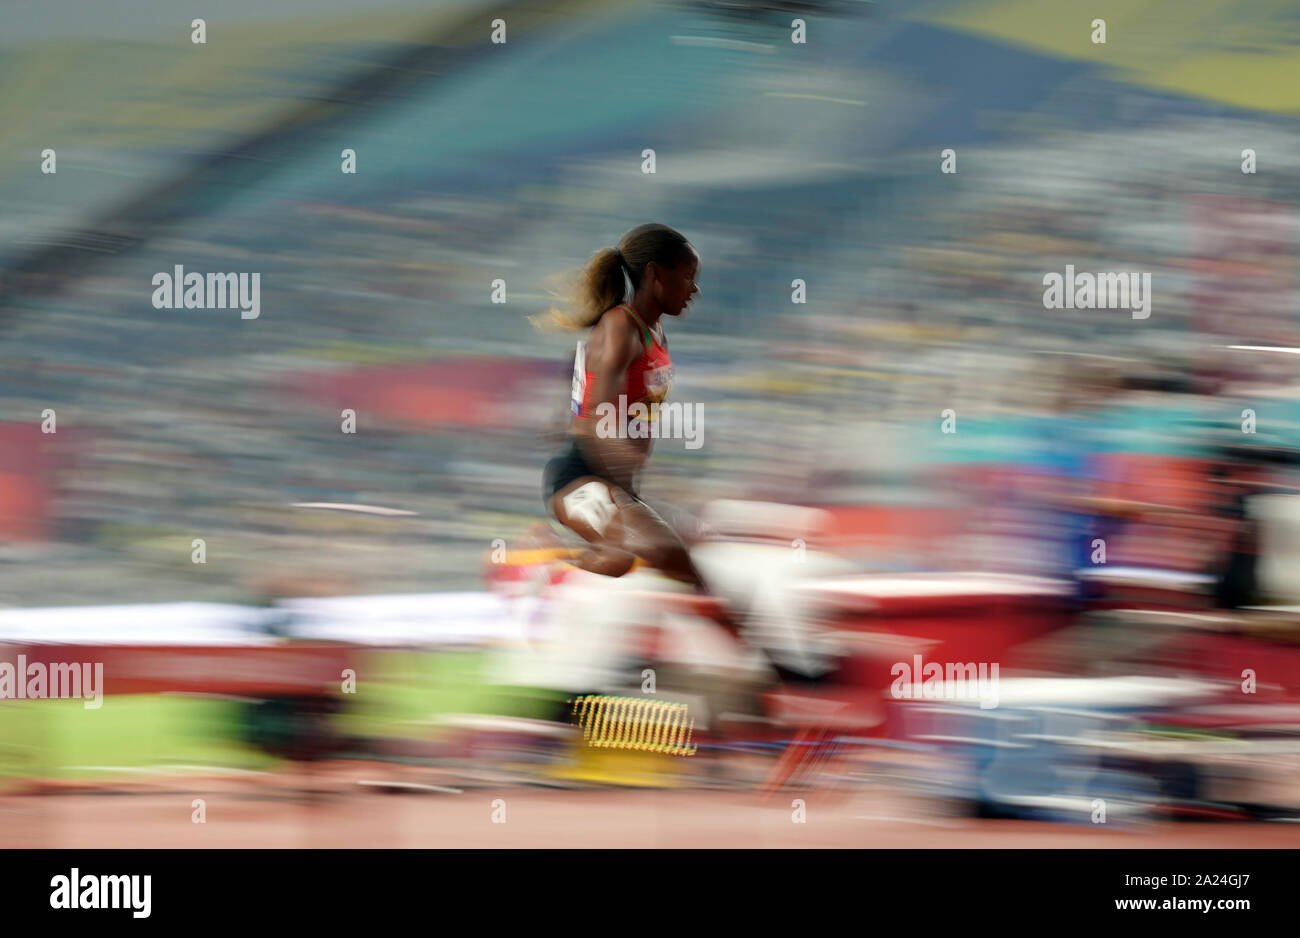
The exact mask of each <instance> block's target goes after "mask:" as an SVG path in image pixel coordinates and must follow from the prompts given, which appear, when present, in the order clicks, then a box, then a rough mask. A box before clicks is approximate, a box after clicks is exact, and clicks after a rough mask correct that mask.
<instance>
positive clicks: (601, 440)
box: [573, 313, 650, 491]
mask: <svg viewBox="0 0 1300 938" xmlns="http://www.w3.org/2000/svg"><path fill="white" fill-rule="evenodd" d="M643 351H644V349H643V348H642V344H641V336H640V333H639V332H638V331H637V327H636V326H635V325H634V324H633V323H632V320H631V317H629V316H625V315H621V314H615V315H610V314H609V313H606V314H605V315H604V316H602V317H601V318H600V321H599V322H598V323H596V325H595V327H594V328H593V329H592V331H591V335H590V336H589V337H588V339H587V365H586V367H587V371H589V372H591V376H592V377H591V381H592V394H591V401H592V409H593V412H592V414H591V415H590V416H589V417H588V418H587V419H584V420H579V419H577V418H575V419H574V421H573V427H574V436H575V437H576V438H577V442H578V447H579V448H580V450H581V451H582V455H583V457H584V458H585V459H586V460H587V464H588V465H590V466H591V468H592V469H593V470H595V472H596V473H597V474H598V475H603V476H604V477H605V478H607V479H609V480H610V481H611V482H614V483H615V484H617V485H619V486H621V487H622V488H624V489H626V490H628V491H632V490H633V488H634V484H633V483H634V480H635V477H636V473H637V472H638V471H639V470H640V469H641V466H642V465H643V464H644V463H645V460H646V456H647V455H648V453H649V450H650V447H649V442H650V441H649V440H639V439H629V438H627V437H621V436H620V437H613V436H601V435H599V434H598V433H597V427H598V426H599V425H600V423H601V422H600V419H599V417H598V416H597V415H596V412H595V408H597V407H599V406H600V405H601V404H609V405H610V406H612V407H613V408H614V409H615V411H616V412H617V409H618V395H619V393H620V391H621V389H622V388H623V386H624V380H625V379H626V376H627V370H628V368H629V367H630V366H631V364H632V363H633V362H634V361H636V359H637V358H638V357H639V356H640V355H641V354H642V352H643ZM606 425H608V424H606Z"/></svg>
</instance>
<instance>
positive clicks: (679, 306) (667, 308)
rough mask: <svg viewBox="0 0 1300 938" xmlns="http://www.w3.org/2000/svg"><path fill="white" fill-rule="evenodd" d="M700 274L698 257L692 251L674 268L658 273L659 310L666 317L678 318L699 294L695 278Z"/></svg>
mask: <svg viewBox="0 0 1300 938" xmlns="http://www.w3.org/2000/svg"><path fill="white" fill-rule="evenodd" d="M699 272H700V256H699V255H698V254H696V253H695V252H694V251H691V252H690V254H688V255H687V257H686V259H685V260H684V261H682V262H681V263H680V264H678V265H677V266H676V267H671V268H664V269H663V270H662V271H660V273H659V280H658V283H659V308H660V309H661V310H662V311H663V313H664V315H666V316H680V315H681V314H682V313H683V312H685V310H686V307H687V305H688V304H689V303H690V302H691V300H693V299H694V298H695V296H696V295H697V294H698V293H699V292H700V287H699V284H697V283H696V282H695V278H696V277H697V276H698V275H699Z"/></svg>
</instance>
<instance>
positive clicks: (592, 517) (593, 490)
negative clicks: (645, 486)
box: [564, 482, 618, 534]
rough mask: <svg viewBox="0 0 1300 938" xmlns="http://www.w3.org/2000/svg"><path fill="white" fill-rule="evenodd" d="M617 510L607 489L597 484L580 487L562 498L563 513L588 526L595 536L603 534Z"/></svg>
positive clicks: (592, 483)
mask: <svg viewBox="0 0 1300 938" xmlns="http://www.w3.org/2000/svg"><path fill="white" fill-rule="evenodd" d="M617 510H618V509H617V508H616V507H615V505H614V499H612V498H610V497H609V489H607V488H605V486H603V485H601V484H600V483H599V482H588V483H587V484H586V485H580V486H578V487H577V488H576V489H574V490H573V491H572V492H570V493H569V494H568V495H566V496H564V511H565V513H567V514H568V516H569V517H570V518H572V519H575V520H578V521H582V522H584V523H586V524H587V525H589V526H590V527H591V529H592V530H593V531H595V532H596V533H597V534H604V533H605V528H606V527H607V526H608V525H609V522H610V520H611V519H613V517H614V512H615V511H617Z"/></svg>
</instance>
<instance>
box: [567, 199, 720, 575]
mask: <svg viewBox="0 0 1300 938" xmlns="http://www.w3.org/2000/svg"><path fill="white" fill-rule="evenodd" d="M699 269H700V257H699V254H697V253H696V251H695V248H694V247H692V246H691V244H690V242H688V241H687V240H686V238H685V237H684V236H683V235H682V234H681V233H680V232H678V231H675V230H674V229H672V228H669V227H668V226H667V225H655V224H649V225H641V226H640V227H637V228H633V229H632V230H631V231H629V232H628V233H627V234H625V235H623V237H622V239H621V240H620V241H619V243H618V247H615V248H604V249H602V250H600V251H598V252H597V253H596V254H595V256H593V257H592V259H591V261H590V262H589V263H588V264H587V267H586V269H585V270H584V271H583V273H582V276H581V278H580V280H579V283H578V291H577V295H576V297H575V298H574V306H575V307H576V309H575V310H574V312H573V313H571V314H568V315H564V314H556V313H554V312H553V313H552V317H551V318H552V321H555V322H558V323H559V324H561V325H563V326H566V327H568V328H570V329H590V330H591V331H590V332H589V333H588V334H587V337H586V339H585V340H583V341H580V342H579V343H578V349H577V357H576V358H575V360H574V365H573V391H572V400H571V403H570V413H571V415H572V416H571V418H570V421H569V430H568V436H567V439H566V441H565V444H564V446H563V448H562V449H561V451H560V452H559V454H557V455H556V456H555V457H554V458H552V459H551V460H550V462H548V463H547V464H546V470H545V473H544V477H543V487H542V493H543V498H544V500H545V503H546V508H547V510H548V511H549V512H550V513H551V515H552V516H553V517H554V518H555V519H556V520H557V521H559V522H560V524H562V525H564V526H565V527H567V528H569V529H570V530H571V531H574V532H576V533H577V534H579V535H581V536H582V538H583V539H584V540H586V541H587V543H588V544H590V545H591V546H590V547H589V548H588V549H587V550H586V551H584V552H583V553H582V554H580V555H579V556H578V557H577V558H576V559H575V560H574V561H573V563H574V564H575V565H576V566H578V567H580V568H581V569H583V570H588V571H590V572H592V573H601V574H604V575H606V576H613V577H618V576H622V575H623V574H625V573H627V572H628V571H629V570H630V569H632V567H633V565H634V564H635V562H636V560H637V558H640V559H641V560H642V561H643V562H644V563H646V564H648V565H649V566H651V567H654V568H655V569H657V570H658V571H660V572H661V573H663V574H664V575H666V576H668V577H671V578H673V579H675V580H680V581H682V582H685V583H689V584H691V585H693V586H695V587H696V588H698V589H700V590H701V591H704V589H705V587H704V584H703V582H702V581H701V579H700V575H699V573H698V572H697V570H696V569H695V565H694V564H693V563H692V562H691V558H690V554H689V553H688V552H687V549H686V545H685V544H684V543H683V541H682V539H681V537H679V536H678V534H677V532H676V531H675V530H673V528H672V527H671V526H670V525H669V524H668V523H667V522H665V521H664V519H663V518H661V517H660V516H659V514H658V513H656V512H655V510H654V509H653V508H651V507H650V506H649V505H647V504H646V503H645V502H644V501H642V500H641V498H640V497H639V496H638V495H637V489H638V482H639V478H640V474H641V469H642V467H643V466H644V465H645V462H646V459H647V458H648V457H649V455H650V443H651V439H650V436H651V434H650V433H649V432H647V431H648V427H649V424H648V423H647V422H646V420H647V418H645V417H644V416H642V414H643V413H644V412H649V413H650V417H649V419H650V420H653V419H654V418H655V416H656V414H655V412H654V408H650V407H649V405H651V404H659V403H662V402H663V400H664V398H665V397H666V396H667V394H668V388H669V385H670V384H671V383H672V378H673V365H672V359H670V358H669V356H668V341H667V338H666V337H665V335H664V328H663V317H665V316H680V315H682V313H683V312H684V311H685V309H686V307H687V306H688V305H689V304H690V302H691V300H692V299H694V298H695V296H696V295H698V294H699V292H700V288H699V286H698V285H697V284H696V277H697V275H698V274H699ZM629 293H630V298H629ZM620 398H622V399H623V402H622V406H621V407H620ZM637 403H640V404H644V405H646V408H645V409H644V410H643V409H642V408H633V405H634V404H637ZM602 405H603V406H602ZM633 410H635V411H636V412H637V414H638V416H637V417H630V416H628V417H626V422H625V423H620V422H619V419H620V417H623V416H624V415H628V414H629V412H630V411H633ZM611 414H612V415H614V416H613V419H610V416H609V415H611Z"/></svg>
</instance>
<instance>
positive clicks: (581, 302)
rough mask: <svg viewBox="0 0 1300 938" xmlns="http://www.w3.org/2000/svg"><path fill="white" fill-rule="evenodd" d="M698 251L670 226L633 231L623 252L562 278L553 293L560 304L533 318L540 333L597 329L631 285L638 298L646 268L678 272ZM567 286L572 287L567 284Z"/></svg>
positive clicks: (608, 252)
mask: <svg viewBox="0 0 1300 938" xmlns="http://www.w3.org/2000/svg"><path fill="white" fill-rule="evenodd" d="M690 250H693V249H692V248H691V245H690V242H689V241H687V240H686V237H685V236H684V235H683V234H682V233H681V232H679V231H677V230H676V229H674V228H669V227H668V226H667V225H659V224H648V225H640V226H639V227H636V228H633V229H632V230H631V231H629V232H628V233H627V234H625V235H623V237H622V238H620V239H619V242H618V247H614V248H601V249H600V250H599V251H597V252H596V253H595V254H593V255H592V256H591V259H590V260H589V261H587V265H586V266H585V267H583V268H582V269H581V270H579V271H577V272H574V273H570V274H569V275H567V276H564V275H562V276H561V278H560V282H559V284H553V286H552V289H549V290H548V291H547V292H549V293H550V294H551V296H552V297H553V298H554V299H555V300H556V301H557V302H556V303H555V304H553V305H552V306H551V307H550V308H549V309H547V310H546V311H545V312H544V313H541V314H540V315H537V316H530V317H529V319H530V320H531V321H532V323H533V325H534V326H536V327H537V328H539V329H545V330H554V329H563V330H579V329H586V328H589V327H590V326H592V325H594V324H595V322H596V320H598V319H600V317H601V316H602V315H603V314H604V313H605V311H606V310H608V309H610V308H611V307H613V306H616V305H617V304H619V303H621V302H623V299H624V291H625V289H626V283H625V282H624V273H623V272H624V270H625V269H626V271H627V279H628V280H630V281H631V284H632V290H633V292H635V291H636V290H637V289H638V288H639V287H640V285H641V278H642V277H643V275H644V274H645V269H646V266H647V265H649V264H650V263H652V262H653V263H656V264H658V265H659V266H661V267H675V266H677V264H679V263H681V261H682V259H683V258H684V257H685V256H686V254H687V253H688V251H690ZM566 281H567V286H565V282H566Z"/></svg>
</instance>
